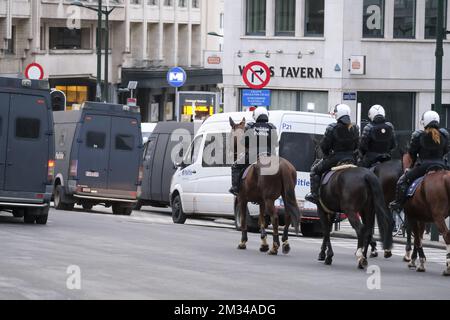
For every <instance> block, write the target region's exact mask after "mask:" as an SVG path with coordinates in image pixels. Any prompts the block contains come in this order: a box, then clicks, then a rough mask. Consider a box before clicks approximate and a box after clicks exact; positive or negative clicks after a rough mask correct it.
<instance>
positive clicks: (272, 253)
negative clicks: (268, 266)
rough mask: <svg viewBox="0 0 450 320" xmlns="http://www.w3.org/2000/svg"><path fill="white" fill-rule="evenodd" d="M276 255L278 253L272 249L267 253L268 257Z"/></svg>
mask: <svg viewBox="0 0 450 320" xmlns="http://www.w3.org/2000/svg"><path fill="white" fill-rule="evenodd" d="M276 255H278V251H276V250H273V249H272V250H270V251H269V256H276Z"/></svg>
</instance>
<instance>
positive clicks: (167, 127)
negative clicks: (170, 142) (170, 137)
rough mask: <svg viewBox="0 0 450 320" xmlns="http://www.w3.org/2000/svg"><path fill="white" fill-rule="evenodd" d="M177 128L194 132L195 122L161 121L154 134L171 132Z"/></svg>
mask: <svg viewBox="0 0 450 320" xmlns="http://www.w3.org/2000/svg"><path fill="white" fill-rule="evenodd" d="M177 129H184V130H188V131H189V132H190V133H191V134H192V135H193V134H194V123H192V122H160V123H158V125H157V126H156V128H155V130H153V134H171V133H173V132H174V131H175V130H177Z"/></svg>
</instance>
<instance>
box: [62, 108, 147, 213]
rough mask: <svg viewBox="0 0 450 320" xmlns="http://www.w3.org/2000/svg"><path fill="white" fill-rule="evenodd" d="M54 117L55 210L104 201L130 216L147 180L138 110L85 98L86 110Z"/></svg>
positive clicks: (86, 206) (114, 209) (86, 207)
mask: <svg viewBox="0 0 450 320" xmlns="http://www.w3.org/2000/svg"><path fill="white" fill-rule="evenodd" d="M54 118H55V143H56V147H55V149H56V161H55V162H56V176H55V184H54V186H55V191H54V202H55V208H56V209H59V210H72V209H73V207H74V205H75V204H79V205H82V206H83V208H84V209H86V210H89V209H91V208H92V207H93V206H94V205H98V204H103V205H105V206H106V207H111V206H112V211H113V213H114V214H118V215H130V214H131V212H132V210H133V207H134V206H135V204H136V202H137V196H138V192H139V191H140V190H139V189H140V184H141V181H142V167H141V163H142V161H141V160H142V148H143V146H142V137H141V128H140V125H141V118H140V114H139V112H138V110H134V109H130V108H129V107H128V106H122V105H115V104H105V103H97V102H86V103H85V104H84V105H83V107H82V109H81V110H77V111H57V112H54Z"/></svg>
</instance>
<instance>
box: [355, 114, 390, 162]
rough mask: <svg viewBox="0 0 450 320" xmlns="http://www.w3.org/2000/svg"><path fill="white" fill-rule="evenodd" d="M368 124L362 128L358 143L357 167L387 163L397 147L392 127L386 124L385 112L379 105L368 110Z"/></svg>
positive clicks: (388, 123)
mask: <svg viewBox="0 0 450 320" xmlns="http://www.w3.org/2000/svg"><path fill="white" fill-rule="evenodd" d="M369 119H370V123H369V124H368V125H367V126H366V127H365V128H364V131H363V134H362V137H361V141H360V143H359V153H360V156H361V158H362V159H361V161H360V163H359V166H361V167H366V168H370V167H371V166H372V165H374V164H375V163H377V162H385V161H389V160H391V158H392V155H391V153H392V151H393V150H394V149H395V148H396V147H397V143H396V139H395V130H394V126H393V125H392V124H391V123H390V122H386V111H385V110H384V108H383V107H382V106H380V105H374V106H373V107H372V108H370V110H369Z"/></svg>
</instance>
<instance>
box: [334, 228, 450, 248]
mask: <svg viewBox="0 0 450 320" xmlns="http://www.w3.org/2000/svg"><path fill="white" fill-rule="evenodd" d="M331 237H333V238H341V239H355V240H356V235H354V234H349V233H346V232H340V231H335V232H333V233H331ZM373 239H374V240H376V241H381V238H380V237H379V236H374V237H373ZM393 240H394V243H395V244H402V245H405V246H406V239H404V238H396V237H394V239H393ZM423 246H424V247H425V248H431V249H442V250H446V246H445V244H443V243H441V242H432V241H429V240H424V241H423Z"/></svg>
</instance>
